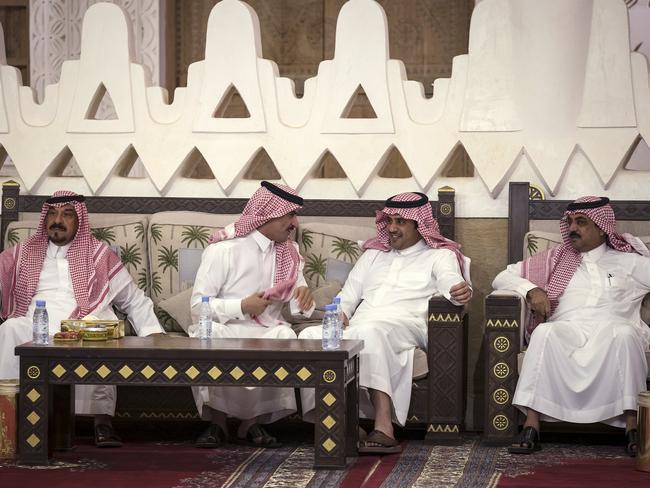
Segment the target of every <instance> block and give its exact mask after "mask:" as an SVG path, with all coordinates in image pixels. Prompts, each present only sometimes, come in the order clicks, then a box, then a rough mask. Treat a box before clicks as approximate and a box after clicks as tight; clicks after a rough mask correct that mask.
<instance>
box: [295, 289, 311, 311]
mask: <svg viewBox="0 0 650 488" xmlns="http://www.w3.org/2000/svg"><path fill="white" fill-rule="evenodd" d="M293 298H295V299H296V300H297V301H298V307H300V310H301V311H302V312H304V311H305V310H309V309H310V308H311V306H312V304H313V303H314V299H313V297H312V296H311V291H310V290H309V288H307V287H306V286H299V287H298V288H296V289H295V290H294V291H293Z"/></svg>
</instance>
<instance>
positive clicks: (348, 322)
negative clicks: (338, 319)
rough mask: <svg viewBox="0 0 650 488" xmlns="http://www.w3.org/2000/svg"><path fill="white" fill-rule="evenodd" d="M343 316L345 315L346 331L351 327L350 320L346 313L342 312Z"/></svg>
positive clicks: (344, 326)
mask: <svg viewBox="0 0 650 488" xmlns="http://www.w3.org/2000/svg"><path fill="white" fill-rule="evenodd" d="M341 315H343V328H344V329H345V328H346V327H349V326H350V319H348V316H347V315H345V313H344V312H341Z"/></svg>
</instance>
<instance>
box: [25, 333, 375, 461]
mask: <svg viewBox="0 0 650 488" xmlns="http://www.w3.org/2000/svg"><path fill="white" fill-rule="evenodd" d="M362 347H363V341H358V340H344V341H341V348H340V349H339V350H337V351H323V350H322V348H321V342H320V341H319V340H298V339H273V340H269V339H212V340H207V341H201V340H199V339H193V338H189V337H169V336H151V337H124V338H122V339H119V340H110V341H106V342H87V341H86V342H75V343H53V344H49V345H34V344H32V343H31V342H30V343H27V344H24V345H21V346H18V347H16V354H17V355H18V356H20V408H19V422H18V462H19V463H20V464H30V465H46V464H48V447H50V448H51V447H54V448H65V447H70V446H71V445H72V440H73V436H74V432H73V426H74V388H73V386H74V385H79V384H86V385H87V384H92V385H152V386H153V385H156V386H161V385H188V386H265V387H295V388H304V387H311V388H315V389H316V411H315V433H314V453H315V456H314V467H316V468H344V467H345V465H346V456H356V455H357V441H358V421H359V397H358V387H359V379H358V372H359V356H358V354H359V351H361V349H362ZM50 398H51V403H50ZM52 441H54V442H52Z"/></svg>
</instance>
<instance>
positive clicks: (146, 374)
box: [140, 365, 156, 379]
mask: <svg viewBox="0 0 650 488" xmlns="http://www.w3.org/2000/svg"><path fill="white" fill-rule="evenodd" d="M140 373H141V374H142V376H144V377H145V378H147V379H150V378H151V377H152V376H153V375H155V374H156V370H155V369H153V368H152V367H151V366H149V365H147V366H145V367H144V368H142V371H140Z"/></svg>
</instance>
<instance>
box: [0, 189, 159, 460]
mask: <svg viewBox="0 0 650 488" xmlns="http://www.w3.org/2000/svg"><path fill="white" fill-rule="evenodd" d="M84 200H85V199H84V197H83V196H82V195H77V194H76V193H73V192H70V191H58V192H56V193H55V194H54V195H53V196H52V198H50V199H48V200H46V202H45V203H44V204H43V207H42V209H41V216H40V221H39V224H38V227H37V229H36V233H35V234H34V235H33V236H31V237H30V238H29V239H27V240H26V241H24V242H22V243H19V244H18V245H16V246H14V247H12V248H10V249H7V250H5V251H4V252H3V253H2V254H0V296H1V297H2V312H1V315H2V318H3V319H6V320H5V322H4V323H3V324H2V325H0V378H15V377H18V368H19V361H18V357H17V356H15V355H14V348H15V346H17V345H19V344H22V343H24V342H28V341H30V340H31V339H32V320H31V319H32V316H33V314H34V308H35V303H36V300H45V301H46V304H47V311H48V315H49V325H50V334H54V333H56V332H58V331H59V330H60V327H61V320H62V319H68V318H70V319H77V318H83V317H85V316H86V315H88V314H92V315H94V316H96V317H98V318H102V319H116V318H117V317H116V315H115V313H114V312H113V309H112V306H113V305H115V306H116V307H118V308H119V309H120V310H122V311H123V312H125V313H127V315H128V316H129V318H130V319H131V321H132V322H133V325H134V327H135V328H136V330H137V332H138V334H139V335H149V334H153V333H161V332H163V330H162V328H161V327H160V324H159V323H158V320H157V319H156V316H155V315H154V313H153V305H152V303H151V300H149V299H148V298H147V297H145V295H144V293H143V292H142V290H140V289H139V288H138V287H137V286H136V285H135V283H134V282H133V280H132V278H131V276H130V275H129V273H128V271H127V270H126V269H125V268H124V266H122V263H121V261H120V258H119V257H117V255H115V253H114V252H113V251H111V249H110V248H108V246H106V245H105V244H103V243H102V242H100V241H98V240H97V239H95V237H94V236H93V235H92V234H91V232H90V224H89V220H88V210H87V209H86V204H85V203H84ZM75 400H76V404H77V405H76V410H77V413H81V414H93V415H95V423H96V427H95V441H96V443H97V445H98V446H100V447H113V446H119V445H120V439H119V437H117V435H116V434H115V432H114V431H113V429H112V425H111V418H112V417H113V415H114V413H115V387H99V386H97V387H93V386H84V387H77V394H76V395H75Z"/></svg>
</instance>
